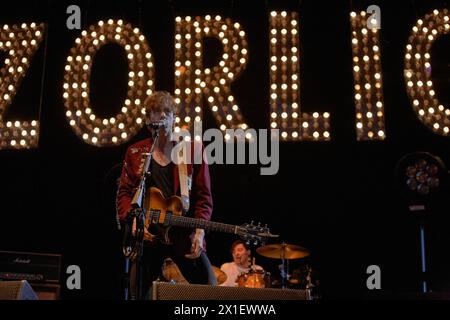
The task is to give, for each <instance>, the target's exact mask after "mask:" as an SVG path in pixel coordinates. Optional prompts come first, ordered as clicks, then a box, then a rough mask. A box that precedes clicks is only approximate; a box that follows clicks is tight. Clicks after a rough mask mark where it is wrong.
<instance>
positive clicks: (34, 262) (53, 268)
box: [0, 251, 61, 300]
mask: <svg viewBox="0 0 450 320" xmlns="http://www.w3.org/2000/svg"><path fill="white" fill-rule="evenodd" d="M60 275H61V255H57V254H42V253H30V252H12V251H0V281H2V280H3V281H20V280H26V281H27V282H28V283H29V284H30V285H31V287H32V288H33V289H34V291H35V292H36V293H37V295H38V296H39V299H44V300H57V299H59V291H60V284H59V283H60Z"/></svg>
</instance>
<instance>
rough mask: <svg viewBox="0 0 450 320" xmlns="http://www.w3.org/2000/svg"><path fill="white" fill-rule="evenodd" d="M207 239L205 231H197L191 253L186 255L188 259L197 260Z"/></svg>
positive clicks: (193, 238)
mask: <svg viewBox="0 0 450 320" xmlns="http://www.w3.org/2000/svg"><path fill="white" fill-rule="evenodd" d="M204 238H205V230H203V229H195V234H194V236H193V237H192V240H191V242H192V245H191V253H188V254H186V258H189V259H197V258H198V257H200V254H201V253H202V250H203V239H204Z"/></svg>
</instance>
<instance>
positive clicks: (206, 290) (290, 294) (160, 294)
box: [152, 281, 311, 300]
mask: <svg viewBox="0 0 450 320" xmlns="http://www.w3.org/2000/svg"><path fill="white" fill-rule="evenodd" d="M152 299H153V300H311V295H310V292H309V290H293V289H273V288H244V287H221V286H209V285H197V284H172V283H169V282H160V281H154V282H153V288H152Z"/></svg>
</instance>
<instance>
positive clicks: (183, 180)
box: [177, 140, 192, 212]
mask: <svg viewBox="0 0 450 320" xmlns="http://www.w3.org/2000/svg"><path fill="white" fill-rule="evenodd" d="M180 143H182V144H183V145H182V147H181V148H180V152H178V153H177V155H178V161H177V162H178V175H179V180H180V191H181V200H182V201H181V202H182V204H183V209H184V212H187V211H188V210H189V191H190V190H191V187H192V177H190V176H189V175H188V172H187V152H188V150H187V149H188V148H187V145H186V142H185V141H184V140H183V141H182V142H180Z"/></svg>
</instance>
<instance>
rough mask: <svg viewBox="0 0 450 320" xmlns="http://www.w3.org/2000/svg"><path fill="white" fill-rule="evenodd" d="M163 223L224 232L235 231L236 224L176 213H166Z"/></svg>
mask: <svg viewBox="0 0 450 320" xmlns="http://www.w3.org/2000/svg"><path fill="white" fill-rule="evenodd" d="M164 224H167V225H170V226H177V227H185V228H198V229H205V230H208V231H219V232H225V233H237V231H238V228H239V227H238V226H234V225H231V224H226V223H220V222H213V221H208V220H203V219H195V218H190V217H183V216H178V215H171V214H166V215H165V218H164Z"/></svg>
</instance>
